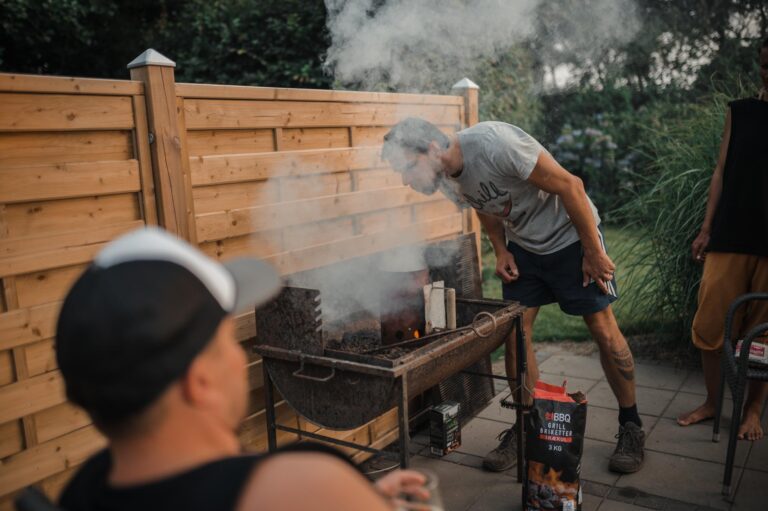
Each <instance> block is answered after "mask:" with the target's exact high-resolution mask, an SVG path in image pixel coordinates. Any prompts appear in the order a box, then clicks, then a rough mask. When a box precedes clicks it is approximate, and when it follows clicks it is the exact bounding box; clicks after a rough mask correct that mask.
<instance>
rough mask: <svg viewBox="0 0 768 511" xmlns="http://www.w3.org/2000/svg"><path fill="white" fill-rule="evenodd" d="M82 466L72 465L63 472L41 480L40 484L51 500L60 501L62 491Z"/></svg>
mask: <svg viewBox="0 0 768 511" xmlns="http://www.w3.org/2000/svg"><path fill="white" fill-rule="evenodd" d="M79 469H80V467H77V466H75V467H70V468H68V469H66V470H64V471H63V472H59V473H57V474H54V475H52V476H50V477H47V478H45V479H43V480H42V481H40V483H39V486H40V488H41V489H42V490H43V492H44V493H45V494H46V495H47V496H48V499H50V501H51V502H58V501H59V498H60V497H61V492H63V491H64V488H66V486H67V484H68V483H69V481H70V479H72V477H74V475H75V474H76V473H77V471H78V470H79Z"/></svg>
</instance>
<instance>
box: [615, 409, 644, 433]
mask: <svg viewBox="0 0 768 511" xmlns="http://www.w3.org/2000/svg"><path fill="white" fill-rule="evenodd" d="M627 422H634V423H635V424H637V425H638V426H640V427H641V428H642V427H643V421H642V420H640V415H639V414H638V413H637V405H636V404H634V405H632V406H628V407H626V408H623V407H621V406H620V407H619V424H620V425H622V426H623V425H625V424H626V423H627Z"/></svg>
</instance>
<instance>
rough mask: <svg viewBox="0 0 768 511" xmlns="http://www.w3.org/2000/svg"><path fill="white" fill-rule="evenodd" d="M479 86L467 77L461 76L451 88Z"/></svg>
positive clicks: (476, 87) (477, 87) (475, 87)
mask: <svg viewBox="0 0 768 511" xmlns="http://www.w3.org/2000/svg"><path fill="white" fill-rule="evenodd" d="M479 88H480V86H478V85H477V84H476V83H475V82H473V81H472V80H470V79H469V78H466V77H465V78H462V79H461V80H459V81H458V82H456V83H454V84H453V87H451V89H479Z"/></svg>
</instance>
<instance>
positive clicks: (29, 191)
mask: <svg viewBox="0 0 768 511" xmlns="http://www.w3.org/2000/svg"><path fill="white" fill-rule="evenodd" d="M140 189H141V180H140V178H139V163H138V161H137V160H122V161H121V160H118V161H99V162H85V163H58V164H46V165H33V166H28V167H4V168H0V202H5V203H12V202H29V201H36V200H42V199H62V198H70V197H85V196H89V195H111V194H116V193H125V192H136V191H139V190H140Z"/></svg>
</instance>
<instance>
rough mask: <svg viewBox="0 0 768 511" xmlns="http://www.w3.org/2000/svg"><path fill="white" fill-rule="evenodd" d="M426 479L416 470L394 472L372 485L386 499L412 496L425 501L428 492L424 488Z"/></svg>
mask: <svg viewBox="0 0 768 511" xmlns="http://www.w3.org/2000/svg"><path fill="white" fill-rule="evenodd" d="M426 481H427V478H426V477H425V476H424V474H422V473H421V472H417V471H416V470H395V471H393V472H390V473H389V474H387V475H385V476H384V477H382V478H381V479H379V480H377V481H376V482H375V483H374V486H376V489H377V490H378V491H379V493H381V494H382V495H384V496H385V497H386V498H388V499H394V498H396V497H398V496H403V495H412V496H414V497H416V498H419V499H422V500H426V499H428V498H429V490H427V489H426V488H424V483H425V482H426Z"/></svg>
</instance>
